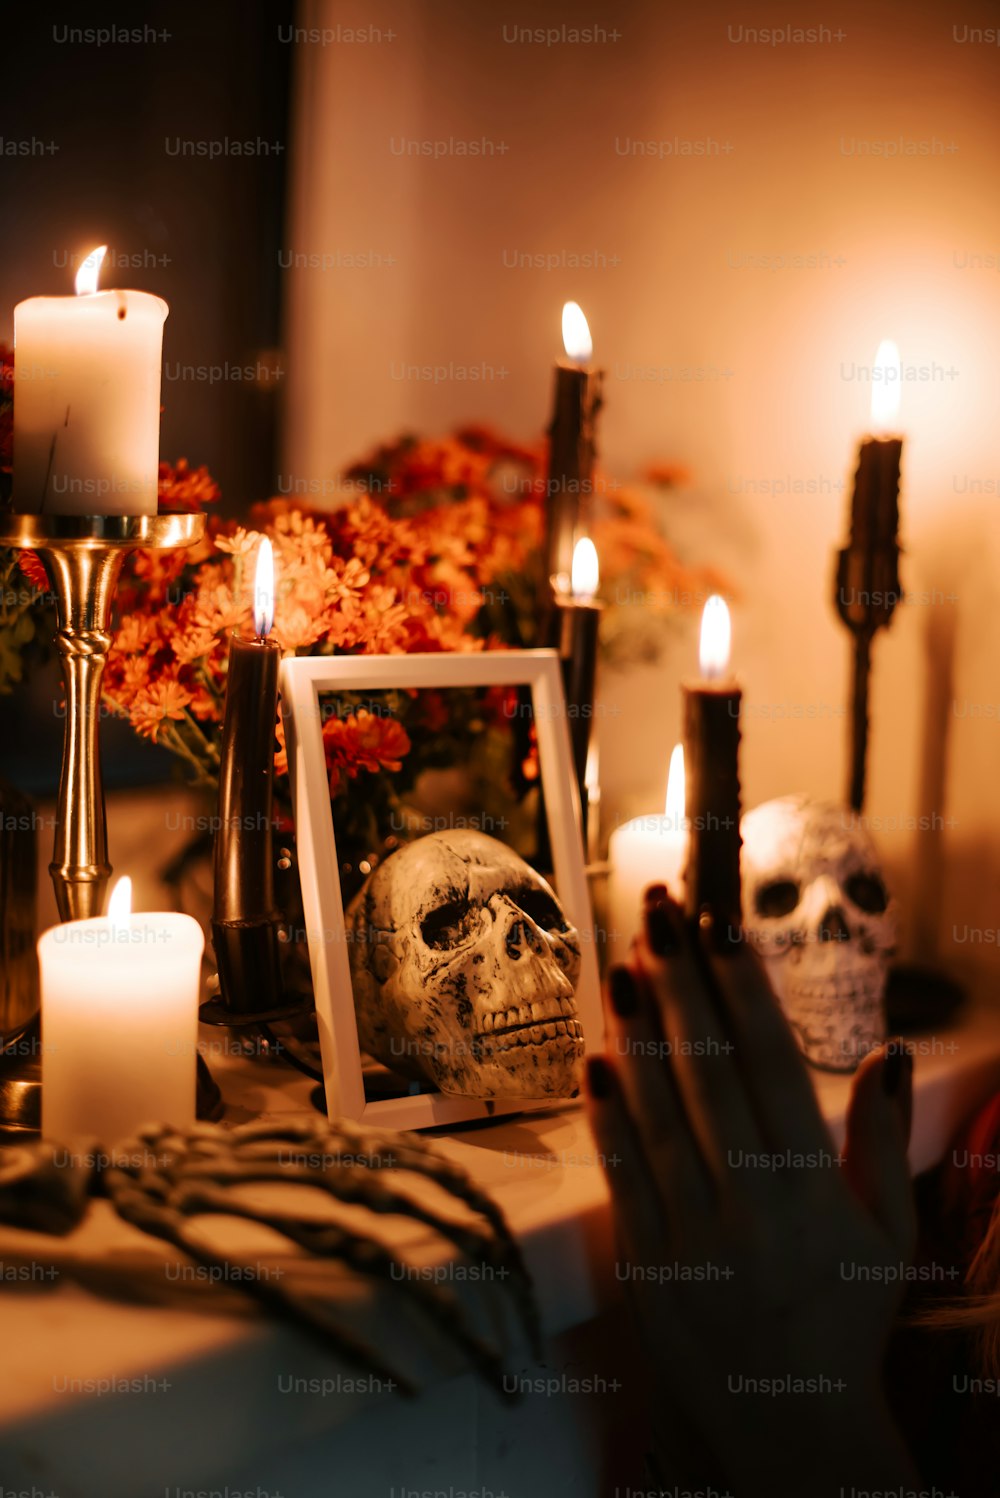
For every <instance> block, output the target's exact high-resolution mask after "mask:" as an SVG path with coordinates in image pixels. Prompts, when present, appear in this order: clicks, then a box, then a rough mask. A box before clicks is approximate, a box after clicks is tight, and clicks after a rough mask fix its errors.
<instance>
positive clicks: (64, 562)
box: [0, 515, 205, 921]
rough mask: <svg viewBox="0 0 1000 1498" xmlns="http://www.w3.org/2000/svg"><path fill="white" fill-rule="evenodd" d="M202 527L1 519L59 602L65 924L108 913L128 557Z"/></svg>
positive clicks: (2, 536) (58, 888)
mask: <svg viewBox="0 0 1000 1498" xmlns="http://www.w3.org/2000/svg"><path fill="white" fill-rule="evenodd" d="M204 533H205V517H204V515H3V516H0V546H11V547H15V548H17V549H18V550H21V551H34V552H37V553H38V557H39V559H40V561H41V563H42V566H43V567H44V568H45V572H46V575H47V576H48V579H49V582H50V583H51V585H52V591H53V594H54V596H55V600H56V611H57V615H58V621H59V623H58V628H57V630H56V647H57V649H58V650H59V653H60V655H61V656H62V662H63V681H64V684H65V687H66V733H65V737H64V739H63V759H62V771H61V773H60V776H59V802H58V806H57V809H56V830H55V846H54V848H53V852H52V862H51V863H50V864H49V873H50V874H51V875H52V884H53V887H54V889H55V895H56V904H57V906H58V909H59V916H60V919H61V920H64V921H77V920H85V919H87V918H88V917H90V916H96V915H100V914H102V912H103V908H104V895H105V890H106V889H107V883H108V879H109V878H110V875H111V864H110V863H109V861H108V829H107V818H106V815H105V808H104V783H103V780H102V776H101V745H100V734H99V727H100V704H101V678H102V676H103V675H104V667H105V665H106V663H107V658H108V650H109V648H110V645H111V632H110V625H111V604H112V601H113V599H114V596H115V589H116V588H117V586H118V578H119V576H120V574H121V569H122V563H123V562H124V560H125V558H126V556H127V555H128V553H129V552H130V551H137V550H149V551H170V550H174V549H176V548H179V547H184V546H192V545H193V544H194V542H196V541H199V540H200V539H201V537H202V536H203V535H204Z"/></svg>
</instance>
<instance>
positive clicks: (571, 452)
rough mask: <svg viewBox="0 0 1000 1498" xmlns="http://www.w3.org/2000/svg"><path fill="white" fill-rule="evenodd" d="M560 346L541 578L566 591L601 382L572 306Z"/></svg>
mask: <svg viewBox="0 0 1000 1498" xmlns="http://www.w3.org/2000/svg"><path fill="white" fill-rule="evenodd" d="M563 344H564V347H565V350H566V358H565V359H564V360H563V359H560V360H559V361H558V362H557V363H556V377H555V388H554V392H553V409H552V423H551V425H550V427H549V472H548V496H547V515H548V521H547V539H546V568H547V572H546V575H547V576H548V577H550V578H558V579H559V580H560V586H561V587H562V588H563V589H565V588H566V586H567V584H568V582H569V576H570V569H571V567H572V564H573V546H574V544H575V541H576V531H577V527H578V525H579V520H580V508H581V499H582V497H583V496H584V495H588V494H590V493H591V492H592V490H593V471H594V454H595V450H596V422H597V413H598V411H599V410H600V407H601V404H602V394H601V392H602V382H603V375H602V373H601V371H600V370H595V369H592V368H590V366H589V363H588V361H589V359H590V356H591V352H592V346H591V341H590V330H589V328H588V327H587V319H586V318H585V317H584V315H583V313H582V311H581V310H580V308H579V307H578V306H577V304H576V302H567V303H566V305H565V307H564V308H563Z"/></svg>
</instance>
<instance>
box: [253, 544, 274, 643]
mask: <svg viewBox="0 0 1000 1498" xmlns="http://www.w3.org/2000/svg"><path fill="white" fill-rule="evenodd" d="M273 623H274V552H273V550H272V548H271V543H270V541H269V540H268V539H267V537H266V536H265V537H264V539H263V541H262V542H261V543H260V547H259V549H258V551H257V571H256V574H255V576H254V585H253V625H254V629H255V630H256V631H257V638H258V639H259V640H263V639H264V638H265V637H266V636H267V635H269V634H270V633H271V625H272V624H273Z"/></svg>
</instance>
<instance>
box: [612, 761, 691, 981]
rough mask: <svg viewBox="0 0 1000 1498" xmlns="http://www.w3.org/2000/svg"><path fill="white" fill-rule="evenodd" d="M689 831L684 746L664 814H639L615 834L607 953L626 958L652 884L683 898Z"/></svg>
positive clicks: (669, 782)
mask: <svg viewBox="0 0 1000 1498" xmlns="http://www.w3.org/2000/svg"><path fill="white" fill-rule="evenodd" d="M687 844H688V832H687V821H686V820H685V816H684V750H683V748H682V746H681V745H680V744H677V745H676V746H675V747H674V752H673V754H671V756H670V773H669V775H668V778H667V802H666V808H665V811H664V813H663V815H662V816H656V815H655V814H654V815H651V816H648V817H636V818H635V820H634V821H632V822H626V823H625V825H624V827H619V828H618V829H617V831H616V832H613V833H612V834H611V837H610V839H609V841H608V861H609V863H610V865H611V874H610V880H609V903H610V907H611V929H610V931H609V932H608V956H609V959H610V961H611V962H624V961H625V959H626V958H627V957H628V952H629V947H630V946H631V944H632V939H633V937H635V936H638V934H639V929H640V927H641V925H642V897H643V893H644V891H645V890H646V889H648V887H649V885H651V884H665V885H666V886H667V889H668V890H669V891H670V893H671V895H672V896H673V897H674V899H675V900H678V901H680V900H682V899H683V879H684V865H685V863H686V861H687Z"/></svg>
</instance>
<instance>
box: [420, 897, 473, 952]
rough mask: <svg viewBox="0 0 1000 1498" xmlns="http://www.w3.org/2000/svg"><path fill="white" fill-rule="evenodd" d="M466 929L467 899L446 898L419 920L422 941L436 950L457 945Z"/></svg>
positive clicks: (467, 916)
mask: <svg viewBox="0 0 1000 1498" xmlns="http://www.w3.org/2000/svg"><path fill="white" fill-rule="evenodd" d="M468 929H469V902H468V900H446V901H445V903H444V904H443V905H439V906H438V907H437V909H436V910H432V911H430V913H429V914H428V915H425V916H424V918H423V920H422V921H421V922H420V934H421V936H422V937H423V939H424V941H425V942H426V943H427V945H428V946H429V947H435V948H436V949H437V950H438V951H443V950H444V949H445V948H447V947H454V946H457V945H458V943H459V942H460V941H461V940H462V938H463V937H464V936H465V935H466V934H467V932H468Z"/></svg>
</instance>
